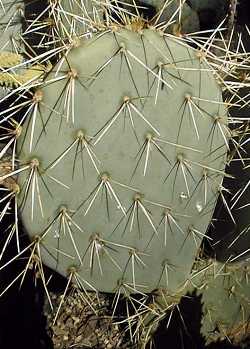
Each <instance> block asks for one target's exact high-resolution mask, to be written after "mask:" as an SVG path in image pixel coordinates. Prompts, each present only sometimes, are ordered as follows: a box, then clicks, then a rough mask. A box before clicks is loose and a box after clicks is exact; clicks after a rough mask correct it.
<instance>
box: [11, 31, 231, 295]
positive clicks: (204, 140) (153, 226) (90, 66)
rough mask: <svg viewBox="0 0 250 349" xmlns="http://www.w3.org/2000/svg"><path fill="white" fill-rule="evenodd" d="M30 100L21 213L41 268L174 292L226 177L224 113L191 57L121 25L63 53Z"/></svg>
mask: <svg viewBox="0 0 250 349" xmlns="http://www.w3.org/2000/svg"><path fill="white" fill-rule="evenodd" d="M30 103H31V106H32V108H33V111H32V113H31V115H30V116H29V118H28V119H27V120H26V121H25V123H24V124H23V125H22V131H21V135H20V136H19V138H18V141H17V151H18V158H19V161H20V166H19V169H18V170H17V172H18V174H19V175H18V185H19V187H20V194H19V195H18V205H19V210H20V215H21V218H22V221H23V224H24V226H25V228H26V230H27V232H28V234H29V235H30V236H31V237H33V238H34V239H37V240H39V241H40V252H41V255H42V259H43V261H44V262H45V263H46V264H47V265H49V266H50V267H51V268H53V269H55V270H57V271H58V272H59V273H61V274H62V275H65V276H67V275H68V274H69V273H70V271H71V270H72V267H74V268H75V270H76V271H77V273H78V274H79V275H80V277H81V279H82V280H84V284H85V287H86V288H87V289H92V290H93V289H95V290H100V291H105V292H113V291H114V290H115V289H116V288H117V287H120V286H121V285H122V284H124V283H126V284H129V285H131V287H132V289H133V290H134V292H136V291H138V290H143V291H144V292H150V291H152V290H153V289H155V288H158V287H167V288H168V289H169V290H170V291H171V292H175V291H176V290H177V289H179V288H180V287H181V285H182V284H183V283H184V282H185V280H186V279H187V278H188V275H189V272H190V270H191V266H192V263H193V260H194V258H195V255H196V254H197V250H198V248H199V245H200V242H201V239H202V238H203V237H204V236H205V233H206V229H207V227H208V225H209V223H210V221H211V216H212V213H213V208H214V205H215V202H216V199H217V195H218V193H219V191H220V184H221V181H222V179H223V175H224V162H225V147H226V145H225V140H224V139H223V137H222V135H221V134H220V132H217V131H216V132H212V130H213V128H214V127H215V126H217V123H219V124H220V122H222V121H221V120H223V122H226V115H227V110H226V107H225V105H224V103H223V102H222V96H221V90H220V87H219V85H218V84H217V82H216V80H215V79H214V77H213V75H212V74H211V73H210V72H209V67H208V65H207V64H205V63H203V62H201V60H200V57H199V55H198V52H196V51H195V50H193V49H191V48H189V47H187V46H183V45H181V44H180V43H178V42H176V41H175V40H173V39H169V38H165V37H164V36H162V35H160V34H159V33H157V32H155V31H154V30H150V29H143V28H141V29H140V32H133V31H130V30H126V29H122V28H117V30H115V31H113V32H108V33H103V34H102V35H100V34H99V35H97V36H95V37H94V38H93V39H91V40H84V41H83V42H80V41H79V42H78V43H77V44H75V46H74V47H70V48H69V50H68V52H67V55H66V56H64V57H63V58H62V59H61V61H60V62H59V63H58V65H57V66H55V67H54V69H53V70H52V71H51V72H50V74H49V75H48V76H47V78H46V80H45V81H44V83H43V85H42V86H41V87H40V88H39V89H37V90H36V91H35V92H34V94H33V95H32V97H31V102H30ZM206 176H208V177H209V178H211V186H209V189H208V188H206V185H204V183H205V181H206ZM177 271H178V272H177Z"/></svg>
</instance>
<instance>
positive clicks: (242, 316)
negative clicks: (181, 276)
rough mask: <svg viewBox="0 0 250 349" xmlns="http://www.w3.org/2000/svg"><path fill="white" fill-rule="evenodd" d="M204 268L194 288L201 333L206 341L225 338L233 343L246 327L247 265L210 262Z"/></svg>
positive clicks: (248, 313) (249, 311)
mask: <svg viewBox="0 0 250 349" xmlns="http://www.w3.org/2000/svg"><path fill="white" fill-rule="evenodd" d="M204 270H205V272H204V273H203V274H202V276H201V277H200V280H199V282H198V283H199V284H200V285H199V286H200V287H198V288H197V293H198V294H200V295H202V304H203V318H202V327H201V333H202V334H203V336H204V337H205V338H206V343H207V344H209V343H211V342H215V341H217V340H224V339H226V338H227V339H229V341H230V342H233V343H237V342H239V341H241V340H242V339H243V338H244V337H245V336H247V332H245V331H246V329H247V328H249V316H250V302H249V301H250V300H249V294H250V285H249V270H250V269H249V265H244V264H240V263H238V264H230V265H226V264H222V263H219V262H213V263H212V264H210V267H209V265H208V266H207V267H206V268H204ZM195 282H196V284H197V280H195Z"/></svg>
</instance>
